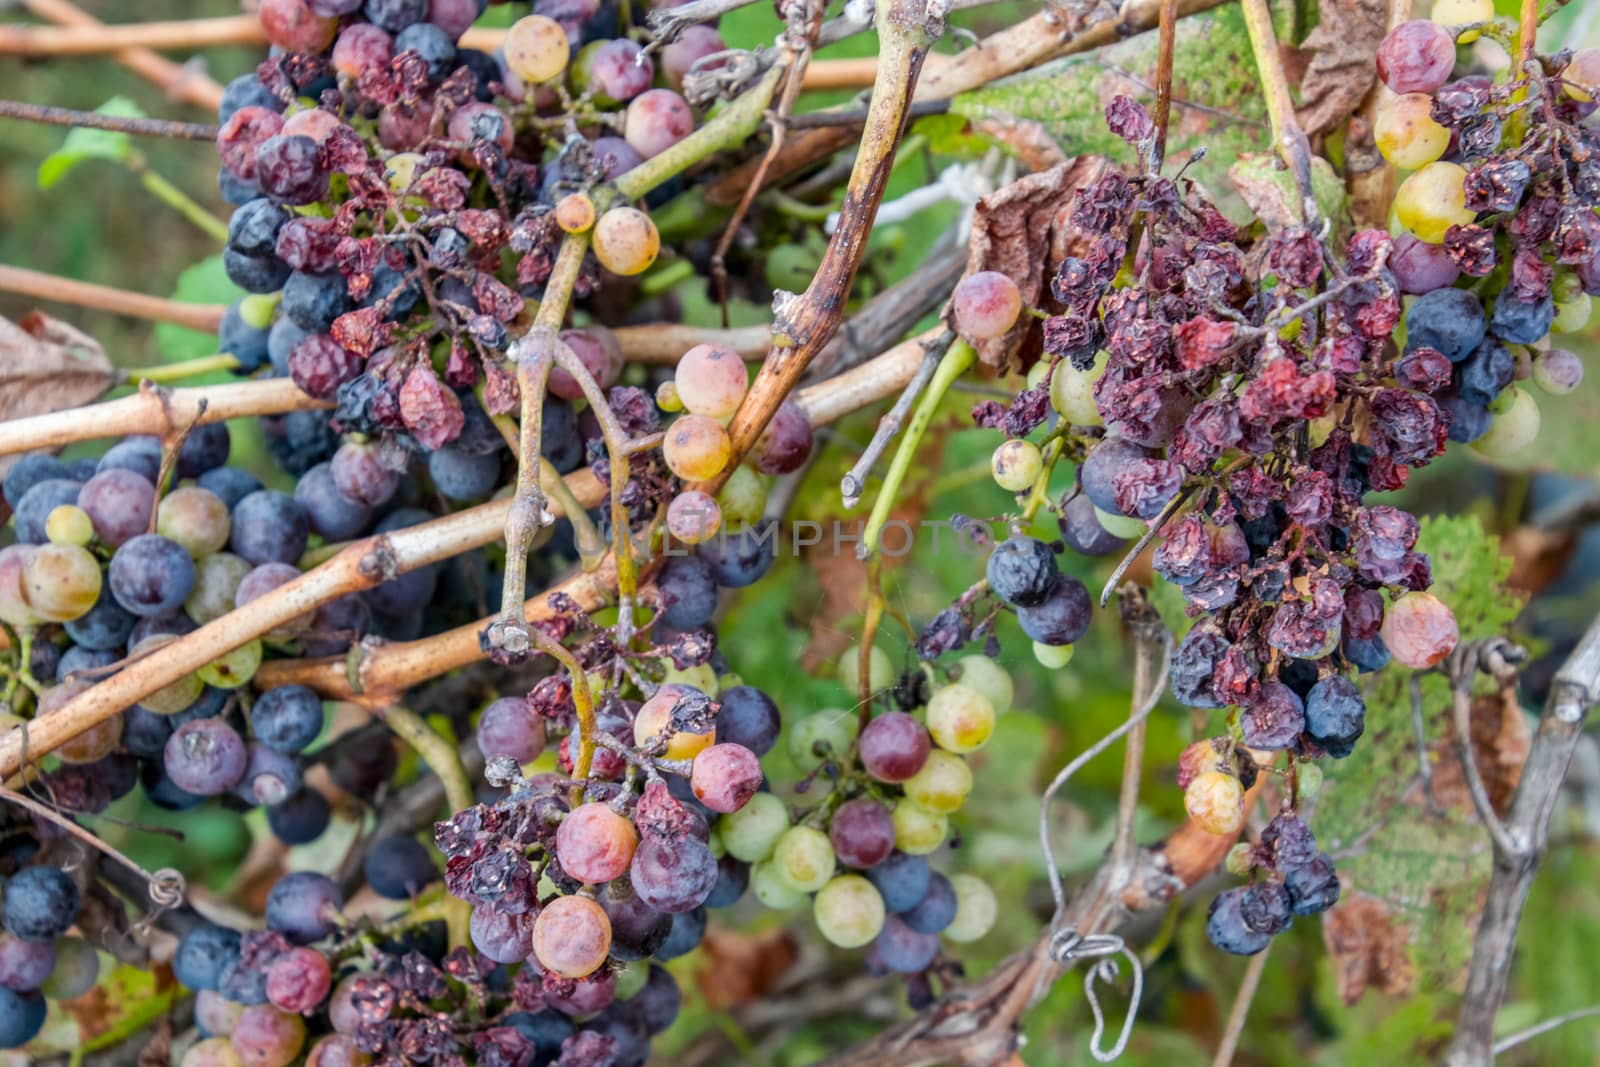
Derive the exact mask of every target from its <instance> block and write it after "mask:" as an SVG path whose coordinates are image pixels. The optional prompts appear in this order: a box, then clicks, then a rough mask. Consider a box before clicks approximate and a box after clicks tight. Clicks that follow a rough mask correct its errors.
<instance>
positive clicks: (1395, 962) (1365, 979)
mask: <svg viewBox="0 0 1600 1067" xmlns="http://www.w3.org/2000/svg"><path fill="white" fill-rule="evenodd" d="M1322 940H1323V943H1324V944H1326V945H1327V947H1328V955H1329V957H1330V958H1331V959H1332V962H1333V974H1334V981H1335V982H1336V983H1337V985H1338V988H1339V998H1340V999H1341V1000H1343V1001H1344V1002H1345V1003H1346V1004H1354V1003H1355V1002H1356V1001H1358V1000H1360V999H1361V994H1363V993H1365V992H1366V991H1367V989H1368V988H1372V989H1377V990H1380V991H1382V992H1384V993H1387V994H1389V995H1390V996H1404V995H1406V994H1409V993H1411V992H1413V991H1415V989H1416V985H1417V969H1416V965H1415V964H1413V963H1412V961H1411V952H1410V945H1411V930H1410V928H1409V927H1408V926H1407V925H1406V923H1405V922H1404V921H1403V920H1402V919H1401V918H1399V917H1398V916H1396V915H1394V914H1393V913H1391V912H1390V910H1389V906H1388V905H1387V904H1385V903H1384V902H1383V901H1381V900H1379V899H1378V898H1377V897H1374V896H1368V895H1367V894H1365V893H1353V894H1351V895H1350V896H1348V897H1346V898H1345V899H1343V900H1341V901H1340V902H1339V903H1338V904H1337V905H1335V906H1334V907H1333V908H1332V909H1330V910H1329V911H1328V913H1327V914H1326V915H1324V916H1323V917H1322Z"/></svg>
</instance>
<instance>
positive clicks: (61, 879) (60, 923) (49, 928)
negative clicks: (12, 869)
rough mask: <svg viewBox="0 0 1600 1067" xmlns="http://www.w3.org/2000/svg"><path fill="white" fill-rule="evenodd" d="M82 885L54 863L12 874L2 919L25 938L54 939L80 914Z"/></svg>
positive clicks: (0, 905)
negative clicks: (79, 886)
mask: <svg viewBox="0 0 1600 1067" xmlns="http://www.w3.org/2000/svg"><path fill="white" fill-rule="evenodd" d="M80 902H81V897H80V896H79V894H78V885H77V883H76V882H74V881H73V880H72V878H71V876H69V875H68V874H67V873H66V872H65V871H59V870H57V869H56V868H54V867H28V868H25V869H24V870H21V871H19V872H17V873H16V874H14V875H12V876H11V877H10V878H9V879H8V880H7V881H6V884H5V899H4V901H3V902H0V922H3V923H4V924H5V928H6V929H7V930H9V931H10V932H11V933H13V934H15V935H16V936H17V937H20V938H22V940H24V941H53V940H54V939H56V938H58V937H60V936H61V935H62V934H64V933H66V932H67V929H68V928H69V927H71V926H72V924H73V923H74V922H76V921H77V918H78V906H79V904H80Z"/></svg>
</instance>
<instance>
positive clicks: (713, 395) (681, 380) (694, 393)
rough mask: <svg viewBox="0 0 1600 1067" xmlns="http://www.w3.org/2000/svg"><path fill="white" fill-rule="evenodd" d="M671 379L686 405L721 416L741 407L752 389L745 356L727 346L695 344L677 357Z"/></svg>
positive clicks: (693, 410) (689, 408)
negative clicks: (676, 364)
mask: <svg viewBox="0 0 1600 1067" xmlns="http://www.w3.org/2000/svg"><path fill="white" fill-rule="evenodd" d="M672 380H673V383H674V384H675V385H677V387H678V399H680V400H681V401H683V406H684V408H686V409H687V410H689V411H690V412H692V413H694V414H696V415H708V416H710V417H711V418H713V419H721V418H726V417H727V416H729V415H732V414H733V413H734V412H735V411H737V410H738V409H739V402H740V401H741V400H743V399H744V394H745V390H747V389H749V388H750V370H749V368H748V367H746V366H745V365H744V358H743V357H742V356H740V355H739V353H738V352H736V351H735V350H733V349H732V348H729V347H727V346H726V345H695V346H694V347H693V348H691V349H689V351H687V352H685V353H684V354H683V358H681V359H680V360H678V366H677V368H676V370H674V372H673V375H672Z"/></svg>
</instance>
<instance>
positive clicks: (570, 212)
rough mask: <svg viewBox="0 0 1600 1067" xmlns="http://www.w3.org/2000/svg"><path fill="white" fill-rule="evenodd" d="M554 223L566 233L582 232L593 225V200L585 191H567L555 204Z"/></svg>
mask: <svg viewBox="0 0 1600 1067" xmlns="http://www.w3.org/2000/svg"><path fill="white" fill-rule="evenodd" d="M556 225H557V226H560V227H561V228H562V229H563V230H565V231H566V232H567V233H583V232H584V231H585V230H587V229H589V227H591V226H593V225H594V201H593V200H590V199H589V197H588V194H586V193H569V194H567V195H566V196H564V197H562V198H561V200H560V201H559V202H558V203H557V204H556Z"/></svg>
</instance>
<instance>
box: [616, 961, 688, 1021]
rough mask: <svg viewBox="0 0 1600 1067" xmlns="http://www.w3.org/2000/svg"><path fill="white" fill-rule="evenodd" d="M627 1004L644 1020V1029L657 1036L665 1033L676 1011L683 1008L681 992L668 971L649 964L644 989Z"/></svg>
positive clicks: (675, 980) (674, 1017) (675, 1016)
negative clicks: (648, 972)
mask: <svg viewBox="0 0 1600 1067" xmlns="http://www.w3.org/2000/svg"><path fill="white" fill-rule="evenodd" d="M628 1003H630V1004H632V1005H633V1006H634V1008H635V1009H636V1010H637V1011H638V1012H639V1015H640V1017H641V1018H643V1019H644V1025H645V1029H646V1030H649V1031H650V1033H652V1034H659V1033H663V1032H665V1031H666V1029H667V1028H668V1027H669V1026H671V1025H672V1022H673V1020H674V1019H676V1018H677V1017H678V1011H679V1009H681V1008H682V1007H683V992H682V991H681V990H680V989H679V988H678V982H677V979H675V978H673V977H672V973H671V972H670V971H668V970H667V969H666V968H665V967H658V966H656V965H655V964H651V965H650V974H649V977H647V978H646V979H645V980H644V988H643V989H641V990H639V992H637V993H635V994H634V995H633V997H632V999H631V1000H629V1002H628Z"/></svg>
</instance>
